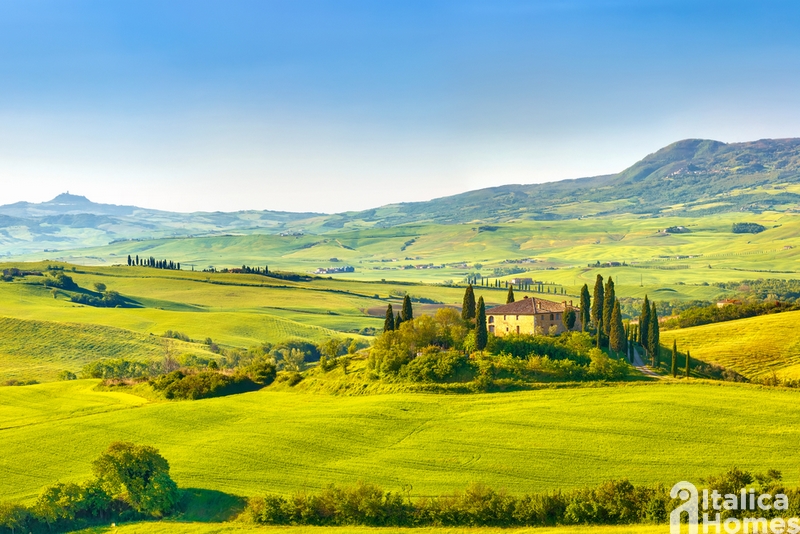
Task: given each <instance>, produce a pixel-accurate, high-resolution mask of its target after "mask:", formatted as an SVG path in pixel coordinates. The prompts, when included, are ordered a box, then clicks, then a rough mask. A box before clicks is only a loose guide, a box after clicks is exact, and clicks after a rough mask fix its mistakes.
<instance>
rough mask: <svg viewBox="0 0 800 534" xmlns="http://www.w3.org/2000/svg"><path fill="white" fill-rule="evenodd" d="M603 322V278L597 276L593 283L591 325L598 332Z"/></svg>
mask: <svg viewBox="0 0 800 534" xmlns="http://www.w3.org/2000/svg"><path fill="white" fill-rule="evenodd" d="M602 322H603V277H602V276H601V275H599V274H598V275H597V279H596V280H595V282H594V295H593V296H592V323H594V327H595V329H596V330H597V331H598V332H600V331H601V330H600V325H601V324H602Z"/></svg>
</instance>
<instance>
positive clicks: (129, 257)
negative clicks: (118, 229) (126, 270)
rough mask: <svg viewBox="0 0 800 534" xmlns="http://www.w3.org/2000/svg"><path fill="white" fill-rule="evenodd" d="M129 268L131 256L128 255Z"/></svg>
mask: <svg viewBox="0 0 800 534" xmlns="http://www.w3.org/2000/svg"><path fill="white" fill-rule="evenodd" d="M130 266H131V255H130V254H128V267H130Z"/></svg>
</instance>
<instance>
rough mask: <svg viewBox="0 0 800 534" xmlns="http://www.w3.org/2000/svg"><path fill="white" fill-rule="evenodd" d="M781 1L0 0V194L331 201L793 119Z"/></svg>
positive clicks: (783, 132) (793, 123)
mask: <svg viewBox="0 0 800 534" xmlns="http://www.w3.org/2000/svg"><path fill="white" fill-rule="evenodd" d="M799 22H800V3H798V2H789V1H783V2H782V1H769V0H761V1H750V2H737V1H725V2H722V1H703V0H694V1H669V0H662V1H655V0H640V1H624V0H619V1H602V0H598V1H530V2H517V1H486V2H477V1H458V2H447V1H435V0H431V1H425V2H414V1H390V0H375V1H369V2H360V1H325V2H323V1H303V0H292V1H269V0H260V1H253V2H249V1H235V0H233V1H231V0H226V1H224V2H222V1H220V2H203V1H196V0H194V1H187V2H180V1H173V2H165V1H157V2H155V1H154V2H150V1H136V2H121V1H119V2H112V1H108V0H103V1H91V2H79V1H35V0H33V1H25V2H19V1H2V0H0V179H2V181H3V183H4V187H3V188H2V191H0V203H7V202H14V201H17V200H31V201H42V200H46V199H48V198H51V197H53V196H55V195H56V194H58V193H60V192H63V191H66V190H69V191H70V192H72V193H77V194H84V195H87V196H88V197H90V198H91V199H93V200H95V201H100V202H111V203H117V204H137V205H141V206H146V207H154V208H161V209H170V210H178V211H192V210H225V211H231V210H237V209H279V210H292V211H306V210H308V211H327V212H333V211H343V210H350V209H363V208H369V207H375V206H378V205H382V204H387V203H391V202H399V201H412V200H424V199H429V198H433V197H438V196H443V195H447V194H453V193H457V192H461V191H465V190H469V189H476V188H480V187H489V186H493V185H501V184H506V183H533V182H542V181H552V180H558V179H563V178H575V177H580V176H591V175H597V174H605V173H611V172H616V171H619V170H622V169H623V168H625V167H627V166H628V165H630V164H632V163H634V162H635V161H636V160H638V159H640V158H641V157H643V156H644V155H646V154H647V153H650V152H653V151H655V150H657V149H658V148H661V147H662V146H664V145H666V144H669V143H671V142H673V141H676V140H679V139H682V138H688V137H703V138H713V139H718V140H721V141H726V142H735V141H746V140H754V139H758V138H764V137H795V136H800V97H798V94H800V91H798V89H799V88H800V84H799V83H798V82H800V68H798V67H800V33H798V32H797V30H796V28H797V27H798V23H799Z"/></svg>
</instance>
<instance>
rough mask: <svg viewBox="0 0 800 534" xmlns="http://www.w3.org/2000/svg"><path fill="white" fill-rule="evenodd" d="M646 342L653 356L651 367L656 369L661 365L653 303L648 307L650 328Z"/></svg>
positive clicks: (656, 319) (656, 318)
mask: <svg viewBox="0 0 800 534" xmlns="http://www.w3.org/2000/svg"><path fill="white" fill-rule="evenodd" d="M647 342H648V343H649V344H650V353H651V354H652V355H653V365H654V366H656V367H658V366H659V365H661V350H660V347H661V346H660V345H659V343H660V340H659V332H658V312H657V311H656V303H655V302H653V304H652V306H651V307H650V328H649V329H648V332H647Z"/></svg>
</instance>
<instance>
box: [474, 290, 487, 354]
mask: <svg viewBox="0 0 800 534" xmlns="http://www.w3.org/2000/svg"><path fill="white" fill-rule="evenodd" d="M488 342H489V333H488V332H487V331H486V304H485V303H484V302H483V297H481V298H479V299H478V313H477V315H476V317H475V346H476V348H477V349H478V350H483V349H485V348H486V344H487V343H488Z"/></svg>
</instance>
